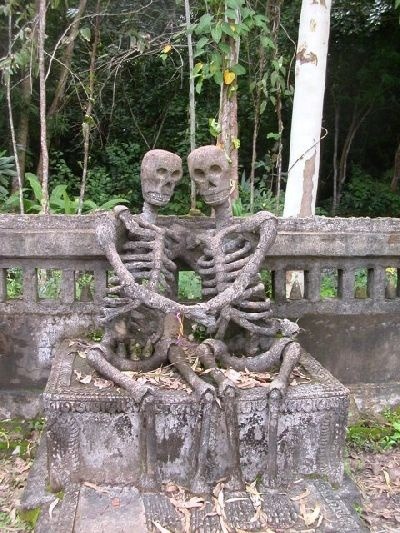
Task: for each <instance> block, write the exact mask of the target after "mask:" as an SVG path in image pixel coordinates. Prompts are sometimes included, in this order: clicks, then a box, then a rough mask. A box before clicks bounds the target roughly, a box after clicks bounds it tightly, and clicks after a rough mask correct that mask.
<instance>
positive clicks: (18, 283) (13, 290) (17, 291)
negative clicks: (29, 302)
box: [6, 267, 23, 299]
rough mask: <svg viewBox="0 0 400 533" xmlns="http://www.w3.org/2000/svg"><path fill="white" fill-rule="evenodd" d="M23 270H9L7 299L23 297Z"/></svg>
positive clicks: (17, 268) (14, 268) (15, 268)
mask: <svg viewBox="0 0 400 533" xmlns="http://www.w3.org/2000/svg"><path fill="white" fill-rule="evenodd" d="M22 275H23V274H22V268H19V267H13V268H9V269H7V278H6V283H7V298H9V299H13V298H21V296H22Z"/></svg>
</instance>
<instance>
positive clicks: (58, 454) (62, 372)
mask: <svg viewBox="0 0 400 533" xmlns="http://www.w3.org/2000/svg"><path fill="white" fill-rule="evenodd" d="M69 344H70V343H68V342H66V343H64V345H62V346H61V347H60V349H59V350H58V353H57V355H56V358H55V360H54V363H53V367H52V371H51V375H50V378H49V381H48V384H47V387H46V391H45V393H44V394H43V403H44V410H45V413H46V416H47V420H48V423H47V447H48V454H49V474H50V479H49V481H50V486H51V487H52V489H53V490H55V491H58V490H60V489H61V488H62V487H63V486H66V485H67V484H68V483H81V482H85V481H89V482H92V483H96V484H112V485H113V484H131V485H135V486H142V488H143V485H141V479H143V463H144V461H145V459H144V458H143V457H141V454H140V452H139V450H140V442H141V441H140V439H141V427H143V426H142V424H141V422H140V419H141V416H142V414H143V413H142V412H141V409H142V408H141V407H139V406H138V405H137V404H135V402H134V401H133V398H132V397H130V396H129V394H128V393H126V392H125V391H123V390H120V389H118V388H116V387H111V388H106V389H101V390H100V389H98V388H96V387H95V386H94V385H93V383H90V384H82V383H80V382H79V381H77V379H76V372H80V373H81V375H89V374H92V373H93V371H92V369H91V368H90V367H89V366H88V365H87V363H86V360H85V359H82V358H81V357H79V356H78V355H77V354H76V352H75V351H71V350H73V348H71V347H69ZM301 367H302V371H303V372H304V374H306V375H307V376H309V382H307V383H302V384H297V385H292V386H290V387H289V390H288V393H287V396H286V399H285V401H284V403H283V405H282V408H281V413H280V415H279V426H278V450H277V463H278V486H282V485H285V484H287V483H290V482H292V481H295V480H296V479H298V478H299V477H303V476H309V475H319V476H322V477H324V478H325V479H328V480H329V481H330V482H331V483H334V484H340V482H341V480H342V476H343V465H342V453H343V447H344V438H345V427H346V420H347V409H348V390H347V389H346V388H345V387H343V386H342V385H341V384H340V383H339V382H338V381H337V380H335V379H334V378H333V377H332V376H331V374H329V372H327V371H326V370H325V369H324V368H323V367H322V366H321V365H320V364H319V363H317V362H316V361H315V360H314V359H313V358H312V357H311V356H309V355H308V354H304V355H303V356H302V359H301ZM235 401H236V402H237V406H236V407H237V412H238V423H239V433H240V436H239V442H238V446H239V450H240V466H241V470H242V475H243V479H244V481H245V482H247V483H250V482H252V481H254V479H256V478H259V479H261V480H263V481H264V484H265V485H266V486H268V481H269V480H268V468H267V465H268V426H269V424H268V421H269V389H268V388H266V387H255V388H252V389H248V390H241V391H240V392H239V393H238V396H237V398H236V400H235ZM153 402H154V407H153V408H154V409H155V436H154V440H155V454H156V457H157V463H158V464H157V469H158V471H159V476H158V478H159V479H158V480H159V482H161V483H162V482H167V481H173V482H174V483H177V484H179V485H182V486H184V487H190V483H191V481H192V480H193V477H194V472H195V463H196V449H197V448H196V446H197V442H198V438H199V427H200V420H201V418H202V417H203V416H210V418H211V425H212V432H211V434H212V442H211V443H210V452H209V453H208V456H207V458H206V462H207V464H206V472H207V480H206V483H207V485H208V487H209V489H210V490H211V488H212V487H213V486H214V485H215V484H216V483H217V482H218V481H219V480H221V479H223V478H226V477H229V472H230V469H231V468H232V465H231V464H230V460H231V454H230V453H229V447H228V442H227V431H226V425H225V419H224V416H223V412H222V410H221V408H220V407H219V406H218V405H215V406H214V408H213V409H212V412H207V413H203V412H202V404H201V403H200V402H199V401H198V399H197V398H196V397H195V395H194V394H188V393H187V392H185V391H183V390H175V391H169V390H163V389H158V390H155V395H154V399H153ZM142 437H143V434H142ZM206 492H207V491H206Z"/></svg>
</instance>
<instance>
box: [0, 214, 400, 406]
mask: <svg viewBox="0 0 400 533" xmlns="http://www.w3.org/2000/svg"><path fill="white" fill-rule="evenodd" d="M108 217H110V214H98V215H90V216H77V217H75V216H74V217H70V216H63V215H52V216H38V215H24V216H19V215H0V236H1V242H2V247H1V250H0V397H1V400H0V405H3V406H4V405H5V403H6V402H7V404H8V407H6V408H4V409H3V410H4V412H8V413H9V414H13V413H16V412H17V410H16V409H17V405H18V395H15V396H14V397H15V406H16V409H13V407H12V400H11V399H12V396H13V394H14V393H12V392H11V391H12V390H14V391H15V390H17V389H18V390H25V391H27V393H28V389H40V387H41V386H42V385H43V384H44V382H45V380H46V378H47V376H48V371H49V369H48V367H49V360H50V358H51V353H50V351H49V344H48V343H47V342H44V338H45V337H44V335H42V334H41V332H43V333H46V334H48V333H51V335H52V337H53V340H55V339H56V338H58V337H59V336H61V337H63V336H64V333H63V332H62V331H61V330H62V328H63V324H64V325H65V326H66V330H69V328H70V326H71V328H72V330H74V328H75V326H74V324H73V323H74V320H75V319H74V318H73V317H71V312H72V313H73V314H75V315H76V316H79V317H80V318H82V317H84V316H85V317H87V318H86V319H85V320H87V323H89V322H90V320H91V317H92V316H95V315H96V314H97V313H98V309H99V304H100V302H101V299H102V296H103V295H104V293H105V290H104V289H105V274H106V271H107V269H108V268H109V266H108V265H107V262H106V261H105V258H104V255H103V253H102V251H101V249H100V247H99V245H98V244H97V242H96V238H95V226H96V224H97V223H98V222H99V221H100V220H104V219H107V218H108ZM177 220H178V218H176V217H170V218H168V224H173V223H174V221H175V222H176V221H177ZM184 220H185V225H186V227H187V228H188V229H189V230H190V232H191V233H192V235H193V238H194V239H195V236H196V231H197V229H198V228H200V227H201V228H205V227H210V220H209V219H207V218H206V217H200V218H188V217H186V218H185V219H184ZM160 223H161V224H166V223H167V219H165V218H163V217H160ZM16 266H20V267H21V268H23V269H26V270H27V275H26V280H28V279H29V276H30V275H31V274H30V273H31V272H32V269H35V268H57V269H60V270H62V271H63V280H64V281H63V286H62V291H61V296H60V299H59V300H54V301H42V300H40V301H39V300H37V299H36V298H35V291H34V285H31V286H29V285H27V290H26V293H25V294H24V296H23V297H22V299H20V300H10V301H7V300H6V298H5V278H4V275H5V271H4V270H2V269H6V268H10V267H16ZM326 267H329V268H334V269H338V270H340V271H342V272H343V282H344V283H343V294H342V295H341V296H340V297H338V298H334V299H327V300H322V299H321V298H320V297H319V286H318V283H319V279H320V269H321V268H326ZM358 267H365V268H368V269H369V270H370V271H371V272H373V275H371V279H370V283H371V286H370V297H369V298H365V299H357V298H354V269H355V268H358ZM387 267H392V268H400V221H399V220H397V219H340V218H334V219H330V218H324V217H315V218H311V219H287V220H282V219H281V220H279V221H278V236H277V239H276V242H275V243H274V244H273V245H272V247H271V249H270V250H269V252H268V258H267V260H266V268H268V269H270V270H273V271H274V273H275V276H274V280H275V281H274V285H275V287H274V289H275V301H274V302H272V306H271V308H272V310H273V313H274V315H275V316H282V317H288V318H292V319H295V318H298V317H303V319H302V321H301V324H302V325H303V326H304V328H305V329H306V331H304V333H303V334H302V337H301V340H302V342H303V343H304V344H305V346H307V348H308V350H309V351H310V352H311V353H313V354H315V355H316V357H317V359H319V360H320V361H322V362H323V363H324V365H327V366H328V368H330V369H331V370H332V372H333V373H334V375H336V376H337V377H339V378H341V379H342V378H344V379H345V380H346V382H349V381H351V382H357V380H360V382H366V383H371V384H373V383H383V382H384V381H385V380H389V381H390V382H391V383H396V380H398V376H399V368H400V364H399V360H398V356H397V354H398V334H397V331H398V327H397V318H398V317H399V316H400V298H399V297H398V296H396V295H394V297H393V294H392V297H391V298H386V295H385V276H384V269H385V268H387ZM181 268H183V269H185V270H190V265H189V267H188V265H181ZM290 269H300V270H305V271H307V272H308V275H307V276H306V285H307V298H304V299H302V300H287V299H286V296H285V287H284V283H285V271H286V270H290ZM74 271H94V273H95V278H96V281H97V282H98V289H99V290H98V291H97V293H96V295H95V301H94V302H77V301H75V298H74V296H73V283H72V281H71V279H72V278H71V272H72V273H73V272H74ZM352 277H353V278H352ZM316 314H318V320H314V317H313V315H316ZM321 315H322V316H321ZM324 315H325V316H324ZM366 315H368V318H366V319H365V321H364V322H365V323H363V318H362V317H366ZM67 317H70V318H67ZM55 324H57V326H56V328H55V327H54V325H55ZM325 326H326V328H327V330H328V332H329V334H330V335H332V337H330V343H329V344H328V345H327V346H326V350H324V349H323V347H322V343H323V342H324V335H321V331H322V332H323V331H324V330H325ZM55 329H57V330H58V331H55ZM360 332H363V333H362V334H361V333H360ZM71 334H75V330H74V332H73V333H71V332H70V331H65V336H68V335H71ZM333 338H334V340H335V342H332V343H331V341H332V339H333ZM368 339H370V341H368ZM333 346H335V348H333ZM361 346H362V348H361ZM349 347H350V348H349ZM336 348H337V349H336ZM328 359H329V361H328ZM349 360H351V361H352V370H351V377H349V375H348V373H347V370H346V369H347V367H348V361H349ZM377 361H379V363H377ZM382 386H384V384H383V385H382ZM391 390H393V387H391ZM361 392H362V391H361ZM387 392H388V393H389V392H390V391H389V389H388V390H387ZM18 394H19V395H20V394H21V393H18ZM393 398H394V397H393ZM393 398H392V399H393ZM389 401H390V399H389ZM18 410H19V412H20V408H18Z"/></svg>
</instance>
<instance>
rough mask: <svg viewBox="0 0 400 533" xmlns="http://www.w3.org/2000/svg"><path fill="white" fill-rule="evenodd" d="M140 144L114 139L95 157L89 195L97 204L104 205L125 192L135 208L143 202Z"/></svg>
mask: <svg viewBox="0 0 400 533" xmlns="http://www.w3.org/2000/svg"><path fill="white" fill-rule="evenodd" d="M142 156H143V152H142V150H141V147H140V145H139V144H136V143H129V142H122V143H121V142H113V143H111V144H110V145H108V146H107V147H106V149H105V151H104V153H103V154H102V155H101V154H100V155H99V158H96V159H97V160H98V161H99V163H98V164H96V165H94V166H93V167H92V168H91V169H89V172H88V183H87V189H86V190H87V196H88V198H90V199H91V200H92V201H93V202H94V203H95V204H100V205H102V204H104V203H105V202H106V201H107V200H109V198H110V197H112V196H114V195H123V196H124V197H125V198H126V200H127V201H128V202H129V204H130V206H131V207H132V208H133V210H138V209H139V208H140V206H141V203H142V195H141V186H140V161H141V157H142Z"/></svg>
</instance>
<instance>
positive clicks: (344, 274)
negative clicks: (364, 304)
mask: <svg viewBox="0 0 400 533" xmlns="http://www.w3.org/2000/svg"><path fill="white" fill-rule="evenodd" d="M338 297H339V298H342V299H343V300H350V299H352V298H354V270H353V269H352V268H344V269H343V270H338Z"/></svg>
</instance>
